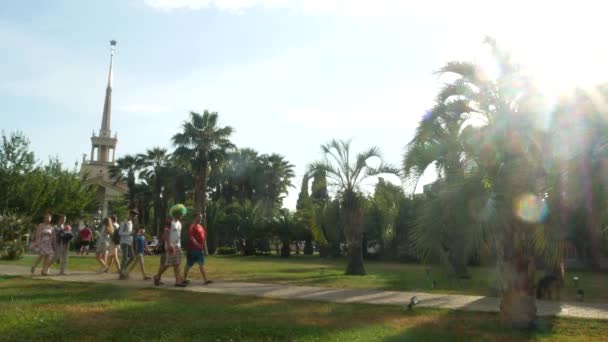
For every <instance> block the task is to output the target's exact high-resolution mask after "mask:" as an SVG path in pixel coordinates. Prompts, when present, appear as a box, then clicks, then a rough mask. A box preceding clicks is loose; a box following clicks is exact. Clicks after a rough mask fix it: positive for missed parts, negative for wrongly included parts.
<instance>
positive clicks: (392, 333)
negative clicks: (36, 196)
mask: <svg viewBox="0 0 608 342" xmlns="http://www.w3.org/2000/svg"><path fill="white" fill-rule="evenodd" d="M57 285H58V283H56V282H53V281H40V280H32V279H27V278H8V279H4V278H3V280H2V281H1V282H0V334H1V336H2V337H3V338H6V339H8V340H24V341H25V340H28V341H37V340H46V341H48V340H52V341H62V340H66V341H67V340H108V339H111V340H118V341H122V340H180V341H189V340H198V341H229V340H232V341H291V340H299V339H303V340H319V341H331V340H372V339H373V340H379V339H381V340H383V341H408V340H412V341H446V340H476V339H480V340H484V339H485V340H492V341H494V340H501V339H502V340H505V341H515V340H527V339H533V338H537V337H548V338H552V337H554V336H553V334H554V333H555V325H554V319H553V318H543V319H541V320H540V321H539V323H540V324H539V329H538V330H537V331H534V332H528V333H521V332H516V331H512V330H509V329H504V328H502V327H501V325H500V322H499V320H498V315H497V314H490V313H477V312H467V311H449V310H438V309H423V308H419V307H416V308H415V309H414V310H413V311H412V312H407V311H405V308H404V305H400V306H396V305H391V306H385V305H364V304H349V305H338V304H332V303H326V302H317V301H283V300H279V299H269V298H253V297H240V296H227V295H220V294H210V293H191V292H185V291H168V290H161V289H153V288H144V289H132V288H121V287H118V286H114V285H107V284H83V283H66V284H65V286H62V287H59V286H57ZM264 290H267V291H271V290H272V287H270V286H267V287H266V288H265V289H264ZM347 294H349V295H351V296H357V295H359V296H360V295H368V296H370V297H369V298H371V299H373V300H378V301H382V300H384V299H386V297H383V296H386V294H382V293H378V292H376V293H374V292H373V291H366V290H351V291H350V292H348V293H347ZM301 295H302V296H308V297H310V298H312V297H314V298H315V299H318V298H323V296H329V294H328V293H325V294H324V293H323V292H322V291H314V290H309V292H308V293H302V294H301ZM327 299H329V297H328V298H327ZM332 299H335V297H332ZM422 299H423V300H424V298H422ZM103 301H105V302H103ZM487 304H488V303H486V302H483V301H482V300H480V301H473V302H471V303H469V304H467V305H465V306H463V307H462V308H461V309H475V308H476V307H477V306H485V305H487ZM554 309H555V310H556V312H555V313H557V312H558V311H559V310H560V306H559V304H557V303H556V305H555V306H554ZM572 321H573V322H574V323H572V326H577V329H573V337H578V338H581V336H579V335H578V334H581V332H583V333H584V334H585V335H587V334H588V332H587V331H586V330H581V328H580V326H578V325H579V324H580V321H576V320H572ZM585 322H588V321H585ZM564 324H569V323H568V322H566V323H564V322H563V319H562V321H561V322H560V324H559V326H560V329H561V330H560V331H559V332H558V333H560V334H562V333H563V331H562V330H563V328H562V326H563V325H564ZM585 324H586V323H585ZM593 324H596V326H594V327H596V330H595V331H596V334H598V335H594V336H593V337H596V338H601V337H602V336H605V331H606V328H599V327H600V325H599V324H600V323H593ZM601 324H603V325H602V326H604V327H605V322H601ZM583 327H584V324H583ZM602 329H603V330H602ZM601 332H604V335H601ZM560 337H563V336H562V335H560Z"/></svg>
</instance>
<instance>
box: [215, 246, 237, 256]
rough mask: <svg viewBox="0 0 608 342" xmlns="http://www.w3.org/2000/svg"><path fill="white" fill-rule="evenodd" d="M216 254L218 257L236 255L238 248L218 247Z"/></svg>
mask: <svg viewBox="0 0 608 342" xmlns="http://www.w3.org/2000/svg"><path fill="white" fill-rule="evenodd" d="M216 253H217V254H218V255H234V254H236V248H234V247H228V246H223V247H218V249H217V250H216Z"/></svg>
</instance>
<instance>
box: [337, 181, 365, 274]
mask: <svg viewBox="0 0 608 342" xmlns="http://www.w3.org/2000/svg"><path fill="white" fill-rule="evenodd" d="M342 208H343V211H344V225H343V227H344V235H345V236H346V244H347V245H346V247H347V248H348V250H347V258H348V264H347V265H346V272H345V273H346V274H347V275H365V267H364V266H363V208H362V203H361V197H360V196H359V194H357V193H355V192H354V191H345V192H344V194H343V197H342Z"/></svg>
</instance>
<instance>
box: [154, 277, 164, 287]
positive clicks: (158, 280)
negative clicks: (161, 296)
mask: <svg viewBox="0 0 608 342" xmlns="http://www.w3.org/2000/svg"><path fill="white" fill-rule="evenodd" d="M161 284H162V283H161V282H160V279H159V278H157V277H156V276H154V286H160V285H161Z"/></svg>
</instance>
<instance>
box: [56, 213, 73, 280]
mask: <svg viewBox="0 0 608 342" xmlns="http://www.w3.org/2000/svg"><path fill="white" fill-rule="evenodd" d="M65 219H66V217H65V215H59V217H58V220H57V225H56V226H55V228H54V229H55V256H54V257H53V261H52V262H51V264H52V263H55V262H59V274H60V275H65V274H66V272H65V269H66V267H67V266H68V254H69V252H70V241H71V240H72V237H73V235H72V227H70V226H69V225H66V224H65Z"/></svg>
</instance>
